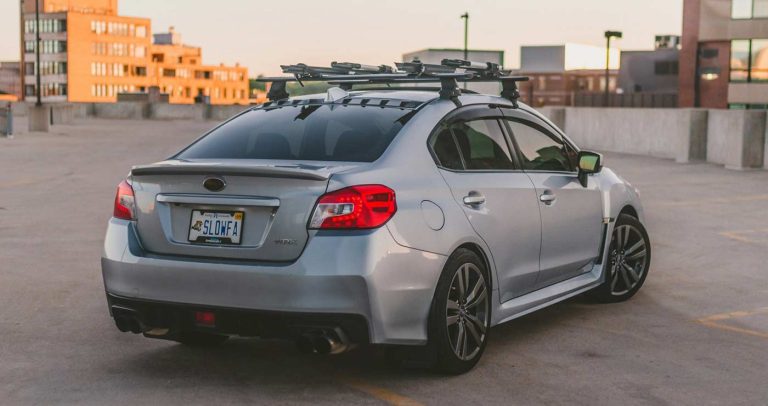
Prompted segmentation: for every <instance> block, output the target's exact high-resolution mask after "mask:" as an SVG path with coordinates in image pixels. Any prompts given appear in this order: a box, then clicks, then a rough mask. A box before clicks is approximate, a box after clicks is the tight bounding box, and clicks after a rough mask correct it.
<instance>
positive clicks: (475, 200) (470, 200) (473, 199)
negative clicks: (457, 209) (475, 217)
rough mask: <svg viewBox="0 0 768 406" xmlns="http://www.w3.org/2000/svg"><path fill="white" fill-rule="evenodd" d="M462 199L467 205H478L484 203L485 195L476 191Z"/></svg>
mask: <svg viewBox="0 0 768 406" xmlns="http://www.w3.org/2000/svg"><path fill="white" fill-rule="evenodd" d="M463 201H464V204H466V205H467V206H479V205H481V204H483V203H485V196H483V195H481V194H478V193H470V194H469V196H464V199H463Z"/></svg>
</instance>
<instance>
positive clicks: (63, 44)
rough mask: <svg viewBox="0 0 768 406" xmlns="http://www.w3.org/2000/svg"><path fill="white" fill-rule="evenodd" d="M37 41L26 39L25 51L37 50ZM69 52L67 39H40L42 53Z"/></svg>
mask: <svg viewBox="0 0 768 406" xmlns="http://www.w3.org/2000/svg"><path fill="white" fill-rule="evenodd" d="M35 42H36V41H26V42H25V43H24V51H25V52H28V53H33V52H35ZM62 52H67V41H57V40H44V41H40V53H41V54H58V53H62Z"/></svg>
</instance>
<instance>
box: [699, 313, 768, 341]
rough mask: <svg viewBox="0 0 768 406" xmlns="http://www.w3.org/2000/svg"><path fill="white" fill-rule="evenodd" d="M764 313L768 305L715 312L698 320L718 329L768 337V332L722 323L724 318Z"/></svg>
mask: <svg viewBox="0 0 768 406" xmlns="http://www.w3.org/2000/svg"><path fill="white" fill-rule="evenodd" d="M762 313H768V307H764V308H761V309H757V310H752V311H738V312H730V313H722V314H715V315H712V316H707V317H704V318H702V319H698V320H696V321H697V322H698V323H700V324H702V325H704V326H707V327H712V328H717V329H720V330H726V331H733V332H735V333H741V334H746V335H750V336H754V337H761V338H768V332H763V331H756V330H750V329H747V328H742V327H736V326H729V325H727V324H722V323H720V322H721V321H724V320H730V319H738V318H743V317H748V316H754V315H756V314H762Z"/></svg>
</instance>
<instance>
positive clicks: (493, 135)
mask: <svg viewBox="0 0 768 406" xmlns="http://www.w3.org/2000/svg"><path fill="white" fill-rule="evenodd" d="M451 130H452V131H453V135H454V136H455V137H456V142H457V143H458V144H459V149H460V150H461V155H462V156H463V157H464V163H465V164H466V169H478V170H483V169H485V170H488V169H514V164H513V163H512V157H511V155H510V153H509V148H508V146H507V142H506V141H505V139H504V133H503V132H502V131H501V127H500V126H499V122H498V121H496V120H474V121H467V122H460V123H454V124H452V125H451Z"/></svg>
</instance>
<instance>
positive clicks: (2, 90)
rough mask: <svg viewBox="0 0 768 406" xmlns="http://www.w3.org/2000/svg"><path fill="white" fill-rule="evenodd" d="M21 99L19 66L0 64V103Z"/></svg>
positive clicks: (11, 63) (12, 63)
mask: <svg viewBox="0 0 768 406" xmlns="http://www.w3.org/2000/svg"><path fill="white" fill-rule="evenodd" d="M20 98H21V65H20V64H19V63H18V62H0V101H16V100H18V99H20Z"/></svg>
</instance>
